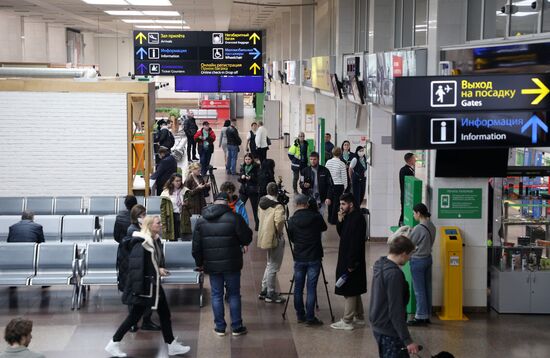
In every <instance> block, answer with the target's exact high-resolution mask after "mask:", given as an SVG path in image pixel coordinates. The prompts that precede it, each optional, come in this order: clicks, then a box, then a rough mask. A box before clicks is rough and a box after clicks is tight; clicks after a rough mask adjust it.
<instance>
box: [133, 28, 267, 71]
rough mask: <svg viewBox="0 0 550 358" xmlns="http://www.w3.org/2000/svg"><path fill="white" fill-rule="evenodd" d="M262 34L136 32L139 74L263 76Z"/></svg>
mask: <svg viewBox="0 0 550 358" xmlns="http://www.w3.org/2000/svg"><path fill="white" fill-rule="evenodd" d="M262 63H263V61H262V33H261V32H260V31H227V32H210V31H134V71H135V74H136V75H163V76H175V75H222V76H251V75H262Z"/></svg>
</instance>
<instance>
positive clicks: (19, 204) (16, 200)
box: [0, 197, 25, 215]
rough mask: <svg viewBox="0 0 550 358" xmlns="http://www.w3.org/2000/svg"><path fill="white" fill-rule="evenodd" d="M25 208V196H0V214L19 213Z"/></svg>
mask: <svg viewBox="0 0 550 358" xmlns="http://www.w3.org/2000/svg"><path fill="white" fill-rule="evenodd" d="M24 208H25V198H22V197H2V198H0V215H21V213H22V212H23V209H24Z"/></svg>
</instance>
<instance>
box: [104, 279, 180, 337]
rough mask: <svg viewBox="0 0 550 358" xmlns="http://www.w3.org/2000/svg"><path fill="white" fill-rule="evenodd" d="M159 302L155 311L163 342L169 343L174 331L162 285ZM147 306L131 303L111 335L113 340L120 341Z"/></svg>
mask: <svg viewBox="0 0 550 358" xmlns="http://www.w3.org/2000/svg"><path fill="white" fill-rule="evenodd" d="M158 289H159V303H158V307H157V312H158V315H159V318H160V327H161V330H162V336H163V337H164V342H166V343H167V344H170V343H172V342H173V341H174V333H173V332H172V320H171V318H170V308H169V307H168V302H166V296H165V295H164V290H163V289H162V286H159V288H158ZM147 307H148V306H145V305H133V306H132V310H131V311H130V314H129V315H128V317H126V319H125V320H124V322H122V324H121V325H120V327H118V329H117V331H116V332H115V334H114V336H113V341H114V342H120V341H122V338H124V335H125V334H126V333H127V332H128V331H129V330H130V328H131V327H132V326H135V325H136V324H137V323H138V321H139V319H140V318H141V316H143V313H144V312H145V311H146V310H147Z"/></svg>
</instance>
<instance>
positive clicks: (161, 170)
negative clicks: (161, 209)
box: [151, 147, 178, 196]
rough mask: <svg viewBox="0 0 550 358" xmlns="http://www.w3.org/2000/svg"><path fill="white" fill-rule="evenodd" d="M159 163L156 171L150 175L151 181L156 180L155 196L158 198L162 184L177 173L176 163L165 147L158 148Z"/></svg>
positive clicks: (162, 187) (162, 188)
mask: <svg viewBox="0 0 550 358" xmlns="http://www.w3.org/2000/svg"><path fill="white" fill-rule="evenodd" d="M159 154H160V158H161V160H160V162H159V164H158V166H157V170H156V171H155V172H154V173H153V175H151V179H154V180H156V183H155V185H156V187H157V196H160V194H161V193H162V191H163V190H164V183H166V182H167V181H168V179H170V177H171V176H172V174H174V173H176V172H177V171H178V161H177V160H176V158H174V157H173V156H172V155H171V154H170V150H168V148H166V147H160V149H159Z"/></svg>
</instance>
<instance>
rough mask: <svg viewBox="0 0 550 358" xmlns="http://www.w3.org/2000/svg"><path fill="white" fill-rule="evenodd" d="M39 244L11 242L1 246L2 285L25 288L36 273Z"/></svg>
mask: <svg viewBox="0 0 550 358" xmlns="http://www.w3.org/2000/svg"><path fill="white" fill-rule="evenodd" d="M37 246H38V245H37V244H35V243H27V242H21V243H20V242H10V243H1V244H0V285H3V286H25V285H27V284H28V282H29V278H30V277H32V276H34V274H35V271H36V249H37Z"/></svg>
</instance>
